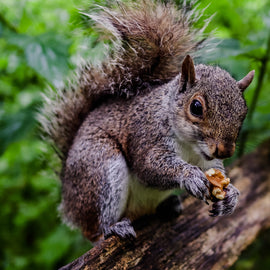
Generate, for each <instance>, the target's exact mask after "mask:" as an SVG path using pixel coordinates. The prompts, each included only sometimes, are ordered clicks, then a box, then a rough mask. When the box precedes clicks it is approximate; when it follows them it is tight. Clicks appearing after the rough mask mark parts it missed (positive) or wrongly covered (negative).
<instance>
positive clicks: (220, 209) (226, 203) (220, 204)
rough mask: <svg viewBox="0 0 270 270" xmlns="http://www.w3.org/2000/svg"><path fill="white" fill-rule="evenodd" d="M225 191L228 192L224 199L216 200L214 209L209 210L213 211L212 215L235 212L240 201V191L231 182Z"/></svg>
mask: <svg viewBox="0 0 270 270" xmlns="http://www.w3.org/2000/svg"><path fill="white" fill-rule="evenodd" d="M224 191H225V192H226V196H225V198H224V200H216V201H215V202H214V204H213V208H212V210H211V211H209V212H210V213H211V215H210V216H212V217H216V216H223V215H230V214H232V213H233V211H234V209H235V207H236V205H237V203H238V197H239V195H240V192H239V190H238V189H237V188H236V187H234V186H233V185H232V184H229V185H228V187H227V188H224Z"/></svg>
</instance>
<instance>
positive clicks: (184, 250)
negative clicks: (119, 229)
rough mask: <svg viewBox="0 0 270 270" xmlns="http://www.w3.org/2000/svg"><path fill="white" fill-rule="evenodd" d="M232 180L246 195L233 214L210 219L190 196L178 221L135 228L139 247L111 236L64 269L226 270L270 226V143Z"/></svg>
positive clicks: (152, 220) (145, 222)
mask: <svg viewBox="0 0 270 270" xmlns="http://www.w3.org/2000/svg"><path fill="white" fill-rule="evenodd" d="M229 177H230V178H231V182H232V183H234V185H235V186H236V187H237V188H238V189H239V190H240V192H241V195H240V201H239V204H238V206H237V209H236V210H235V212H234V214H233V215H231V216H227V217H215V218H213V217H210V216H209V214H208V210H209V206H207V205H205V204H204V203H203V202H201V201H199V200H196V199H195V198H191V197H190V196H187V197H186V198H185V199H184V201H183V205H184V210H183V214H182V215H181V216H180V217H179V218H177V219H175V220H172V221H169V222H164V221H161V220H159V219H158V218H157V217H156V216H149V217H144V218H142V219H141V220H138V221H136V222H135V224H134V226H135V230H136V232H137V239H136V240H135V241H134V242H128V241H121V240H119V239H118V238H116V237H111V238H109V239H107V240H105V241H103V242H101V243H99V244H98V245H97V246H95V247H94V248H93V249H91V250H90V251H88V252H87V253H85V254H84V255H82V256H81V257H80V258H78V259H76V260H75V261H73V262H72V263H70V264H68V265H66V266H64V267H62V268H61V270H79V269H80V270H82V269H84V270H86V269H87V270H89V269H95V270H96V269H142V270H145V269H162V270H164V269H177V270H179V269H187V270H192V269H196V270H200V269H202V270H208V269H212V270H218V269H227V268H228V267H229V266H231V265H232V264H233V263H234V262H235V261H236V260H237V258H238V256H239V255H240V253H241V251H242V250H244V249H245V248H246V247H247V246H248V245H249V244H251V243H252V241H253V240H254V239H255V238H256V236H257V235H258V233H259V232H260V231H261V230H264V229H266V228H268V227H270V140H269V141H267V142H265V143H264V144H262V145H261V146H260V147H259V148H258V149H257V150H256V151H255V152H253V153H251V154H249V155H246V156H244V157H243V158H242V159H241V160H239V161H238V162H237V163H236V164H234V166H233V167H232V168H231V169H230V172H229Z"/></svg>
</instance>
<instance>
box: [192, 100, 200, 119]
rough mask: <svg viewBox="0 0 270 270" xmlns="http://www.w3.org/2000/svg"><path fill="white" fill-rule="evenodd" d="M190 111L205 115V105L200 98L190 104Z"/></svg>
mask: <svg viewBox="0 0 270 270" xmlns="http://www.w3.org/2000/svg"><path fill="white" fill-rule="evenodd" d="M190 112H191V114H192V115H194V116H196V117H201V116H202V115H203V107H202V104H201V102H200V101H199V100H197V99H194V100H193V101H192V102H191V104H190Z"/></svg>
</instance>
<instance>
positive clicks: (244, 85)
mask: <svg viewBox="0 0 270 270" xmlns="http://www.w3.org/2000/svg"><path fill="white" fill-rule="evenodd" d="M254 74H255V70H252V71H250V72H249V73H248V74H247V75H246V76H245V77H244V78H243V79H242V80H240V81H238V82H237V86H238V87H239V88H240V89H241V90H242V92H244V91H245V90H246V89H247V87H248V86H249V85H250V84H251V82H252V80H253V78H254Z"/></svg>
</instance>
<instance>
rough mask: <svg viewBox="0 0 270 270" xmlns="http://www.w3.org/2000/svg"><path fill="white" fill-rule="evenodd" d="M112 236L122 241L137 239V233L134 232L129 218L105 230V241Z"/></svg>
mask: <svg viewBox="0 0 270 270" xmlns="http://www.w3.org/2000/svg"><path fill="white" fill-rule="evenodd" d="M112 235H116V236H118V237H120V238H121V239H129V240H133V239H135V238H136V232H135V231H134V228H133V226H132V225H131V221H130V220H129V219H128V218H124V219H122V220H121V221H119V222H117V223H115V224H113V225H112V226H110V227H109V228H106V229H105V230H104V238H105V239H107V238H109V237H110V236H112Z"/></svg>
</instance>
